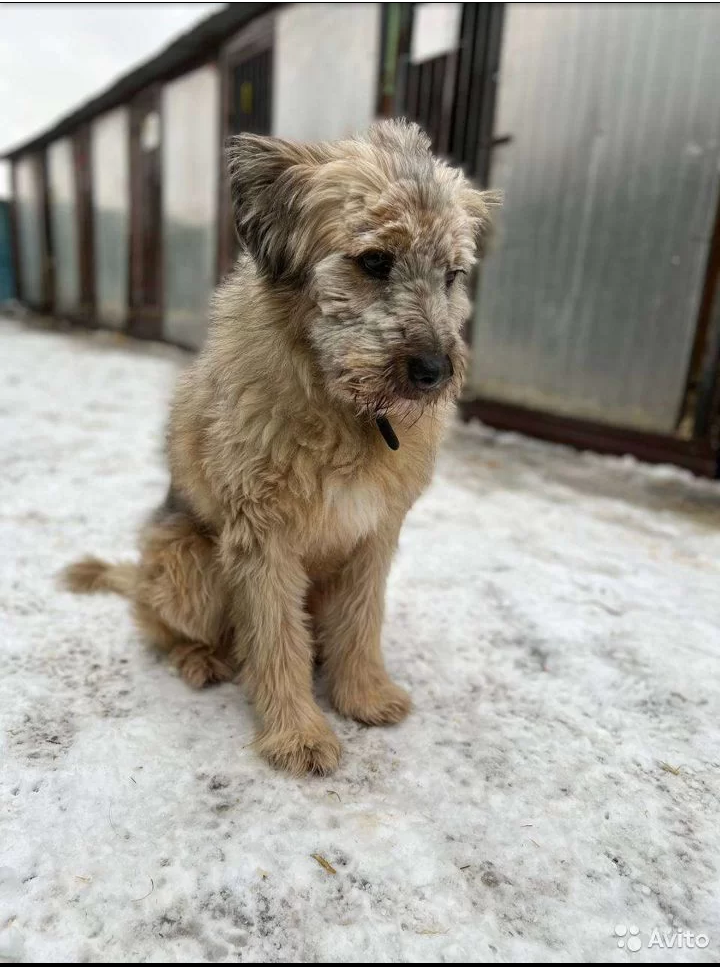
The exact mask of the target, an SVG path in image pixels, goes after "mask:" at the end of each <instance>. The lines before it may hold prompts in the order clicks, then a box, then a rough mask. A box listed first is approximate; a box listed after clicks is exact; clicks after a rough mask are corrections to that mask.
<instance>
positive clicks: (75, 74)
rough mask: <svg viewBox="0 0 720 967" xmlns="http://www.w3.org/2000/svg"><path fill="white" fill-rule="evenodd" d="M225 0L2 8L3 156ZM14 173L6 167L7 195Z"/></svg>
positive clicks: (0, 177)
mask: <svg viewBox="0 0 720 967" xmlns="http://www.w3.org/2000/svg"><path fill="white" fill-rule="evenodd" d="M223 6H225V5H224V4H222V3H83V4H80V3H23V4H20V3H0V152H1V151H3V150H5V149H7V148H11V147H13V146H14V145H15V144H17V143H19V142H22V141H23V140H24V139H26V138H29V137H32V136H33V135H35V134H37V133H39V132H40V131H42V130H43V129H44V128H45V127H48V126H49V125H50V124H52V123H53V122H54V121H56V120H58V119H59V118H60V117H62V116H63V115H65V114H67V113H69V112H70V111H71V110H72V109H73V108H75V107H77V106H78V105H79V104H81V103H82V102H83V101H85V100H87V99H88V98H89V97H92V96H94V95H95V94H98V93H99V92H100V91H101V90H103V89H104V88H106V87H108V86H109V85H110V84H111V83H112V82H113V81H114V80H115V79H116V78H117V77H118V76H120V75H121V74H124V73H126V72H127V71H128V70H130V69H131V68H132V67H133V66H135V65H136V64H138V63H141V62H142V61H144V60H146V59H147V58H148V57H151V56H152V55H153V54H155V53H156V52H157V51H158V50H160V49H161V48H162V47H164V46H165V45H166V44H167V43H169V42H170V41H171V40H172V39H174V38H175V37H177V35H178V34H181V33H183V32H184V31H185V30H187V29H188V28H189V27H190V26H192V25H193V24H195V23H197V21H198V20H202V19H204V18H205V17H206V16H208V15H209V14H211V13H213V12H215V11H217V10H219V9H221V8H222V7H223ZM8 194H9V171H8V170H7V165H6V164H5V163H4V162H0V197H7V195H8Z"/></svg>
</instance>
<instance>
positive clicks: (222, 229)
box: [217, 12, 275, 281]
mask: <svg viewBox="0 0 720 967" xmlns="http://www.w3.org/2000/svg"><path fill="white" fill-rule="evenodd" d="M274 47H275V13H274V12H273V13H269V14H266V15H265V16H262V17H258V18H257V19H256V20H253V21H252V23H250V24H248V26H247V27H245V28H244V29H242V30H241V31H240V32H239V33H238V34H237V35H236V36H235V37H233V38H232V39H231V40H230V41H229V42H228V43H227V44H225V46H224V47H222V48H221V50H220V54H219V57H218V61H217V63H218V70H219V72H220V124H219V127H218V131H219V141H220V143H219V165H220V171H219V176H218V202H217V279H218V281H220V280H221V279H222V278H223V277H224V276H225V275H227V273H228V272H229V271H230V269H231V268H232V264H233V256H232V253H233V238H234V233H235V228H234V223H233V217H232V203H231V201H230V184H229V182H228V177H227V166H226V164H225V143H226V141H227V138H228V136H229V134H230V131H231V123H232V116H233V104H232V90H233V85H232V79H233V72H234V70H235V68H236V67H237V66H238V65H239V64H242V63H243V61H246V60H250V59H251V58H252V57H255V56H256V55H257V54H261V53H263V52H265V51H270V56H271V63H270V71H271V85H272V57H273V54H274ZM270 102H271V112H272V86H271V89H270ZM270 128H271V130H272V118H271V122H270ZM268 133H270V132H268Z"/></svg>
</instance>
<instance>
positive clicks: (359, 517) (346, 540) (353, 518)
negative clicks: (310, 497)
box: [323, 479, 388, 545]
mask: <svg viewBox="0 0 720 967" xmlns="http://www.w3.org/2000/svg"><path fill="white" fill-rule="evenodd" d="M323 503H324V512H325V518H326V527H327V528H328V530H329V531H330V533H329V534H328V535H327V538H328V539H329V540H330V541H332V540H333V539H334V538H335V539H337V540H338V541H339V542H340V543H342V544H344V545H348V544H354V543H356V542H357V541H359V540H362V538H363V537H367V536H368V535H369V534H373V533H375V531H376V530H377V528H378V526H379V524H380V522H381V520H382V519H383V518H384V517H385V516H386V514H387V510H388V508H387V501H386V499H385V494H384V493H383V490H382V488H381V487H379V486H378V485H377V484H375V483H373V482H372V481H369V480H362V479H361V480H356V481H331V482H330V483H329V485H328V486H327V487H326V489H325V496H324V501H323Z"/></svg>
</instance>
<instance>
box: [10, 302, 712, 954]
mask: <svg viewBox="0 0 720 967" xmlns="http://www.w3.org/2000/svg"><path fill="white" fill-rule="evenodd" d="M183 358H184V357H182V356H181V355H180V354H179V353H176V352H173V351H172V350H169V349H163V348H158V347H155V348H153V349H148V348H147V347H143V348H138V347H137V346H134V345H132V344H131V343H127V342H126V343H123V342H120V341H118V340H117V339H115V338H113V337H110V336H107V337H97V336H95V337H87V336H81V335H69V334H60V333H48V332H43V331H37V330H31V329H27V328H23V327H22V326H20V325H19V324H17V323H11V322H8V321H6V322H3V323H2V324H0V451H1V452H0V457H1V461H2V463H1V468H0V620H1V621H2V625H1V627H0V656H1V663H0V669H1V671H2V674H1V676H0V723H1V726H2V733H1V735H0V756H1V758H0V868H1V869H0V959H2V958H4V959H6V960H9V961H25V962H37V961H43V960H48V961H55V962H68V961H70V962H73V961H75V962H78V961H80V962H82V961H92V962H103V961H107V962H109V961H116V960H117V961H125V962H183V961H184V962H190V961H202V962H225V961H227V962H237V961H241V960H242V961H245V962H258V961H260V962H263V961H265V962H287V961H294V962H336V961H340V962H351V961H363V960H369V961H374V962H391V961H397V962H427V963H430V962H437V961H448V962H459V961H471V962H498V963H507V962H510V961H519V960H528V961H538V962H539V961H555V962H558V961H575V960H578V961H596V962H604V961H605V962H606V961H612V962H623V961H626V960H632V959H636V960H642V961H656V962H667V961H677V962H684V961H688V962H701V961H703V962H717V961H718V960H719V959H720V883H719V881H718V862H719V859H720V856H719V853H718V845H719V844H720V816H719V814H718V790H719V788H720V786H719V780H720V734H719V729H718V723H719V722H720V616H719V607H720V594H719V588H720V490H719V489H718V486H717V485H715V484H712V483H709V482H700V481H696V480H693V479H692V478H691V477H690V476H688V475H686V474H684V473H682V472H679V471H676V470H671V469H667V468H659V469H657V468H656V469H649V468H646V467H643V466H640V465H638V464H636V463H634V462H633V461H631V460H612V459H603V458H599V457H594V456H590V455H582V456H581V455H578V454H575V453H573V452H571V451H567V450H565V449H563V448H558V447H550V446H545V445H542V444H539V443H536V442H531V441H527V440H524V439H521V438H519V437H515V436H511V435H497V434H493V433H491V432H489V431H487V430H482V429H480V428H479V427H469V428H461V427H458V428H457V429H456V430H454V431H453V432H452V434H451V436H450V439H449V440H448V444H447V446H446V448H445V450H444V453H443V455H442V458H441V460H440V464H439V468H438V473H437V477H436V480H435V483H434V485H433V487H432V489H431V490H430V491H429V492H428V493H427V494H426V496H424V497H423V499H422V500H421V501H420V502H419V504H418V505H417V507H416V508H415V509H414V511H413V512H412V514H411V516H410V517H409V519H408V521H407V523H406V526H405V529H404V531H403V535H402V540H401V548H400V553H399V555H398V558H397V562H396V565H395V568H394V571H393V574H392V579H391V584H390V589H389V598H388V616H387V623H386V628H385V645H386V653H387V656H388V664H389V666H390V668H391V671H392V673H393V674H394V676H395V677H396V678H397V680H398V681H399V682H401V683H403V684H405V685H406V686H408V687H409V688H410V690H411V692H412V694H413V697H414V700H415V704H416V708H415V711H414V713H413V714H412V715H411V717H410V718H409V719H408V720H407V722H406V723H404V724H403V725H401V726H399V727H396V728H393V729H367V728H363V727H361V726H359V725H357V724H355V723H352V722H347V721H344V720H342V719H339V718H338V717H337V716H335V715H333V714H332V713H331V717H332V721H333V722H334V724H335V726H336V728H337V731H338V733H339V734H340V736H341V739H342V741H343V745H344V750H345V751H344V758H343V762H342V765H341V768H340V770H339V772H337V773H336V774H335V775H333V776H331V777H329V778H327V779H302V780H295V779H292V778H289V777H288V776H286V775H282V774H279V773H276V772H273V771H272V770H271V769H270V768H269V767H268V766H267V765H265V764H264V763H263V762H262V761H260V760H259V759H258V758H257V757H256V755H255V753H254V752H253V751H252V749H251V748H249V747H248V743H249V742H250V740H251V738H252V734H253V721H252V716H251V713H250V710H249V708H248V706H247V704H246V702H245V700H244V698H243V696H242V694H241V693H240V691H239V690H238V689H237V687H236V686H234V685H224V686H222V687H219V688H215V689H210V690H207V691H203V692H199V693H198V692H193V691H191V690H190V689H189V688H187V687H186V686H185V685H183V683H182V682H181V681H180V680H179V679H178V678H177V677H174V676H173V675H171V674H170V673H169V672H168V669H167V668H166V667H165V665H164V664H163V663H162V661H160V660H158V659H157V658H156V657H155V655H154V654H152V653H150V652H149V651H148V650H146V649H145V648H144V647H143V646H142V645H141V643H140V642H139V640H138V637H137V635H136V632H135V630H134V628H133V625H132V623H131V621H130V617H129V614H128V606H127V603H126V602H124V601H123V600H121V599H119V598H114V597H110V596H108V597H105V596H99V597H89V598H82V597H81V598H76V597H73V596H71V595H70V594H67V593H65V592H63V591H61V590H58V588H57V587H56V584H55V579H54V575H55V573H56V571H57V570H58V568H60V567H61V565H63V564H64V563H65V562H67V561H69V560H72V559H73V558H74V557H76V556H77V555H79V554H81V553H83V552H86V551H92V552H95V553H99V554H102V555H107V556H112V557H116V558H117V557H123V556H125V555H127V554H131V553H132V552H133V531H134V529H135V527H136V525H137V524H138V522H139V521H140V520H141V518H142V517H143V516H144V514H145V513H146V512H147V510H148V509H150V508H151V507H152V506H153V504H154V503H155V502H157V501H159V500H160V498H161V497H162V495H163V491H164V488H165V484H166V475H165V469H164V467H163V463H162V454H161V446H162V429H163V422H164V417H165V406H166V400H167V398H168V394H169V391H170V387H171V384H172V380H173V377H174V375H175V373H176V371H177V367H178V365H180V364H181V363H182V361H183ZM315 856H317V857H320V858H322V859H323V860H324V861H326V862H327V864H329V866H330V867H332V870H334V872H331V871H330V870H328V868H327V867H326V866H324V865H323V864H321V863H320V862H318V860H317V859H316V858H314V857H315ZM631 928H632V930H631ZM635 928H637V930H639V934H637V936H636V934H635ZM655 928H657V930H659V931H660V932H661V933H665V932H672V931H674V930H679V931H690V932H692V933H693V934H705V935H706V936H707V941H708V945H707V946H706V947H702V948H699V947H698V946H689V943H691V941H689V940H688V938H687V937H682V938H680V939H678V938H677V937H676V939H675V946H674V947H673V948H672V949H663V948H662V947H660V946H658V945H657V943H656V944H654V945H653V946H652V947H651V948H649V949H648V946H647V945H648V943H649V941H650V940H651V939H653V933H652V931H653V930H654V929H655ZM623 931H626V932H625V933H624V936H620V934H622V933H623ZM654 939H655V941H660V942H662V939H661V938H660V937H659V936H658V935H657V934H656V935H655V937H654ZM668 939H669V938H668ZM700 939H701V943H702V942H704V939H705V938H702V937H701V938H700ZM638 942H639V943H640V944H641V945H642V950H641V952H639V953H634V952H633V948H635V947H637V946H638ZM680 943H681V944H682V946H681V947H679V946H678V945H679V944H680Z"/></svg>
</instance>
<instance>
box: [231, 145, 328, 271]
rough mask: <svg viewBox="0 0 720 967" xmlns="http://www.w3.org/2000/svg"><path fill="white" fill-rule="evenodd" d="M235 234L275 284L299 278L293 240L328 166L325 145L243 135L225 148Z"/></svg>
mask: <svg viewBox="0 0 720 967" xmlns="http://www.w3.org/2000/svg"><path fill="white" fill-rule="evenodd" d="M226 156H227V162H228V169H229V172H230V191H231V196H232V205H233V213H234V218H235V229H236V231H237V234H238V238H239V239H240V242H241V243H242V244H243V245H244V246H245V247H246V248H247V250H248V251H249V252H250V254H251V255H252V256H253V258H254V259H255V262H256V264H257V266H258V268H259V270H260V271H261V272H262V273H263V274H264V275H265V276H266V277H267V278H269V279H270V280H272V281H273V282H281V281H285V282H289V281H292V278H293V277H294V276H295V275H296V274H297V273H298V271H299V266H298V264H297V261H298V260H297V258H296V257H295V256H296V253H294V252H293V247H292V238H293V235H294V234H295V231H296V221H297V219H298V218H299V217H300V215H301V208H302V202H303V198H304V196H305V194H306V191H307V188H308V185H309V181H310V177H311V175H312V173H313V172H314V171H316V170H317V167H318V166H319V165H320V164H322V163H324V161H326V160H327V159H326V157H325V154H324V152H323V147H322V145H309V144H298V143H296V142H294V141H286V140H284V139H283V138H271V137H262V136H260V135H257V134H240V135H238V136H237V137H233V138H230V139H229V140H228V142H227V145H226Z"/></svg>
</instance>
